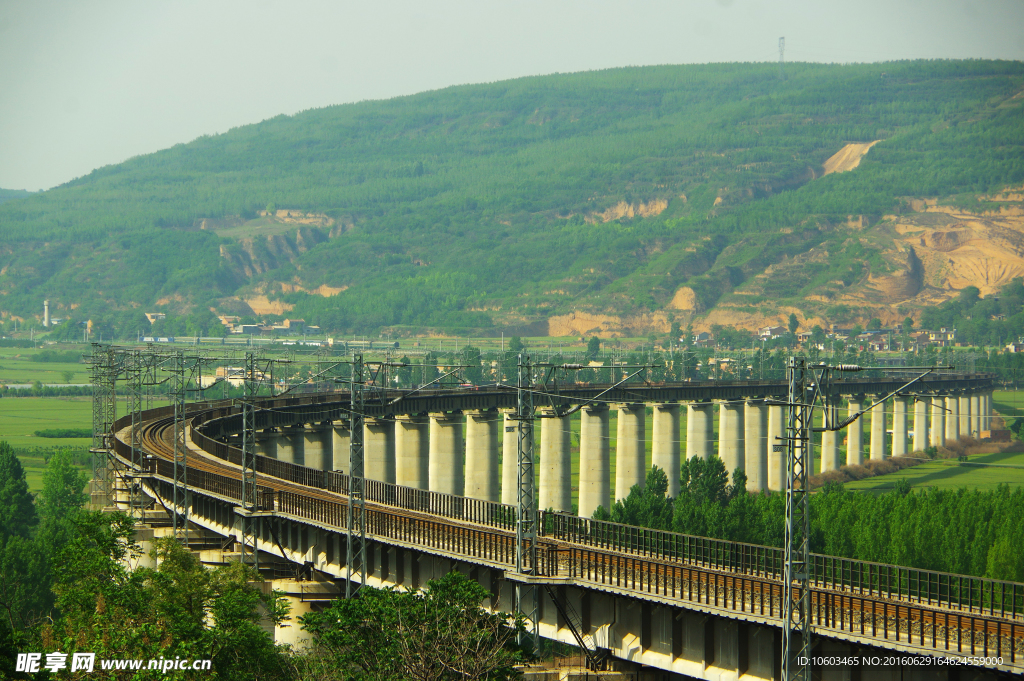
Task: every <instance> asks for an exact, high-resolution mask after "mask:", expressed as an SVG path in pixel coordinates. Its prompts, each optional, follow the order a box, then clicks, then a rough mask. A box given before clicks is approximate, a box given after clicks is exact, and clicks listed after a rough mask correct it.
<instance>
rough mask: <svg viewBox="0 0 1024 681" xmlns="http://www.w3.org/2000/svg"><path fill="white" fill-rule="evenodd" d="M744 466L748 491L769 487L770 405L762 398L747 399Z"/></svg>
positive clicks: (744, 420)
mask: <svg viewBox="0 0 1024 681" xmlns="http://www.w3.org/2000/svg"><path fill="white" fill-rule="evenodd" d="M743 423H744V433H743V448H744V453H743V459H744V461H743V468H744V470H745V471H746V474H747V491H748V492H764V491H766V490H767V489H768V407H766V406H765V404H764V402H762V401H760V400H749V401H747V403H746V405H745V408H744V414H743Z"/></svg>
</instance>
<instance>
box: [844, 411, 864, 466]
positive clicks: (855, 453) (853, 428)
mask: <svg viewBox="0 0 1024 681" xmlns="http://www.w3.org/2000/svg"><path fill="white" fill-rule="evenodd" d="M847 404H848V407H847V410H846V414H847V416H853V415H854V414H857V413H859V412H860V410H861V409H863V408H864V396H863V395H850V396H849V397H848V398H847ZM861 418H863V417H861ZM863 463H864V424H863V423H861V421H860V419H857V420H856V421H854V422H853V423H851V424H850V425H849V426H847V427H846V465H847V466H860V465H863Z"/></svg>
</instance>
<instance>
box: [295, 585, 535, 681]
mask: <svg viewBox="0 0 1024 681" xmlns="http://www.w3.org/2000/svg"><path fill="white" fill-rule="evenodd" d="M359 594H360V595H359V598H355V599H350V600H336V601H334V602H333V603H331V605H330V606H329V607H328V608H326V609H324V610H323V611H321V612H314V613H309V614H308V615H305V616H304V617H303V618H302V626H303V628H304V629H306V630H307V631H309V632H310V633H311V634H312V635H313V651H312V654H311V655H310V656H309V659H308V660H307V661H306V662H305V664H307V665H311V666H315V667H317V668H318V669H321V670H328V669H329V670H333V671H334V673H335V674H338V673H339V672H340V676H341V677H342V678H346V679H360V680H363V679H365V680H370V679H373V680H375V681H376V680H379V681H391V680H395V681H397V680H398V679H417V680H421V681H428V680H434V679H437V680H439V681H446V680H449V679H451V680H453V681H454V680H455V679H460V680H461V679H481V680H483V679H487V680H489V681H490V680H492V679H493V680H495V681H498V680H501V679H512V678H517V677H518V672H516V670H515V665H516V664H520V663H522V662H524V661H526V659H527V655H526V653H525V651H523V650H522V649H520V648H518V647H517V646H516V644H515V638H516V633H517V632H518V631H521V630H522V629H523V627H524V623H523V621H522V618H521V617H520V616H517V615H512V614H508V613H488V612H486V611H485V610H483V609H482V608H481V607H480V603H481V602H482V601H483V600H484V599H485V598H487V597H489V596H490V594H489V593H488V592H487V590H485V589H484V588H483V587H481V586H480V585H479V584H478V583H477V582H476V581H475V580H471V579H468V578H467V577H465V576H464V575H462V574H461V573H459V572H457V571H453V572H450V573H448V574H447V575H445V576H444V577H441V578H440V579H436V580H431V581H429V582H428V583H427V587H426V589H425V590H423V591H415V592H408V591H398V590H397V589H375V588H373V587H368V586H364V587H363V588H362V589H361V590H360V592H359Z"/></svg>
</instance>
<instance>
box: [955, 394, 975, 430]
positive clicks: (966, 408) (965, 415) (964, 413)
mask: <svg viewBox="0 0 1024 681" xmlns="http://www.w3.org/2000/svg"><path fill="white" fill-rule="evenodd" d="M957 402H958V406H957V408H958V409H959V410H960V435H961V437H970V436H971V433H972V431H971V396H970V395H968V394H967V393H962V394H960V395H959V396H958V397H957Z"/></svg>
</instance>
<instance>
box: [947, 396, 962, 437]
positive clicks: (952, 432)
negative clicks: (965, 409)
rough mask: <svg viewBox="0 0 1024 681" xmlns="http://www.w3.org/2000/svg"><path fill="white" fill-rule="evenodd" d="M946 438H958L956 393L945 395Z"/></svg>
mask: <svg viewBox="0 0 1024 681" xmlns="http://www.w3.org/2000/svg"><path fill="white" fill-rule="evenodd" d="M946 439H947V440H953V441H954V442H955V441H956V440H959V439H960V399H959V398H958V397H957V396H956V395H948V396H946Z"/></svg>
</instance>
